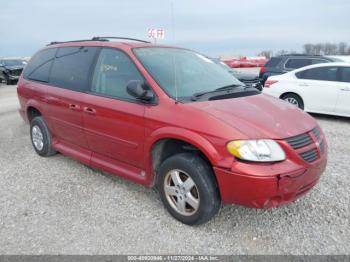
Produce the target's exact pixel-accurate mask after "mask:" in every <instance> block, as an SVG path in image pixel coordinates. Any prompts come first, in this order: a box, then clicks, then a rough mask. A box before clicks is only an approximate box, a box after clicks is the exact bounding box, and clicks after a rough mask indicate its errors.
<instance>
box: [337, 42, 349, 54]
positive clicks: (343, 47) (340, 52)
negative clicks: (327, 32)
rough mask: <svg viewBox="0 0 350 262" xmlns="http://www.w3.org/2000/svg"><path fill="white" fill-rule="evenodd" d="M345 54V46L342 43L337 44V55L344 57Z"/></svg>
mask: <svg viewBox="0 0 350 262" xmlns="http://www.w3.org/2000/svg"><path fill="white" fill-rule="evenodd" d="M346 54H347V44H346V43H344V42H340V43H339V44H338V55H346Z"/></svg>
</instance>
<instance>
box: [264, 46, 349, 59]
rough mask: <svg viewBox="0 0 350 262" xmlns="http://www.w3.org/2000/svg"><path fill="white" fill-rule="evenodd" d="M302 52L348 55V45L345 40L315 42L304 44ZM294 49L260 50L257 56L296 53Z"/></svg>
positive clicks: (308, 53) (268, 56) (307, 53)
mask: <svg viewBox="0 0 350 262" xmlns="http://www.w3.org/2000/svg"><path fill="white" fill-rule="evenodd" d="M302 50H303V51H302V53H303V54H306V55H350V45H349V44H347V43H345V42H340V43H338V44H336V43H317V44H310V43H307V44H304V45H303V48H302ZM297 53H298V52H296V51H294V50H289V51H288V50H283V49H282V50H279V51H277V52H273V51H272V50H264V51H261V52H260V53H259V54H258V56H266V57H267V58H270V57H272V56H278V55H283V54H297Z"/></svg>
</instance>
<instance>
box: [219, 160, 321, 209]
mask: <svg viewBox="0 0 350 262" xmlns="http://www.w3.org/2000/svg"><path fill="white" fill-rule="evenodd" d="M326 164H327V153H325V154H324V155H323V156H322V157H321V158H320V159H318V160H317V161H315V162H314V163H312V164H308V165H307V166H305V167H300V166H299V167H298V168H297V169H295V170H292V171H288V172H284V173H279V174H277V175H276V174H271V175H269V174H267V173H266V170H267V169H266V166H263V165H259V164H254V163H251V164H250V165H254V168H252V169H251V170H254V173H256V175H254V174H253V173H252V174H241V173H238V172H234V171H233V170H227V169H223V168H219V167H214V171H215V174H216V178H217V181H218V186H219V188H220V195H221V199H222V201H223V202H224V203H227V204H239V205H244V206H247V207H253V208H272V207H276V206H280V205H283V204H287V203H289V202H292V201H294V200H296V199H298V198H299V197H301V196H302V195H304V194H305V193H307V192H308V191H309V190H310V189H311V188H312V187H313V186H315V185H316V184H317V182H318V180H319V178H320V176H321V174H322V173H323V172H324V170H325V168H326ZM287 165H288V164H287ZM293 167H294V166H293ZM272 170H273V169H271V171H272ZM261 174H264V175H263V176H262V175H261Z"/></svg>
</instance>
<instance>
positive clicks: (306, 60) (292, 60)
mask: <svg viewBox="0 0 350 262" xmlns="http://www.w3.org/2000/svg"><path fill="white" fill-rule="evenodd" d="M341 61H342V60H341V59H339V58H334V57H325V56H316V55H303V54H290V55H280V56H275V57H272V58H270V60H269V61H268V62H267V63H266V64H265V65H264V66H263V67H261V68H260V73H259V78H260V80H261V82H262V84H264V83H265V81H266V79H267V78H268V77H269V76H273V75H280V74H284V73H287V72H289V71H292V70H295V69H298V68H301V67H304V66H308V65H314V64H319V63H328V62H341Z"/></svg>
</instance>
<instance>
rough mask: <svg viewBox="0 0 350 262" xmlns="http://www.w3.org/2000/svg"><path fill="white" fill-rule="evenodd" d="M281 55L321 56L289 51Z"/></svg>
mask: <svg viewBox="0 0 350 262" xmlns="http://www.w3.org/2000/svg"><path fill="white" fill-rule="evenodd" d="M281 56H321V55H310V54H300V53H295V54H293V53H289V54H282V55H281Z"/></svg>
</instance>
